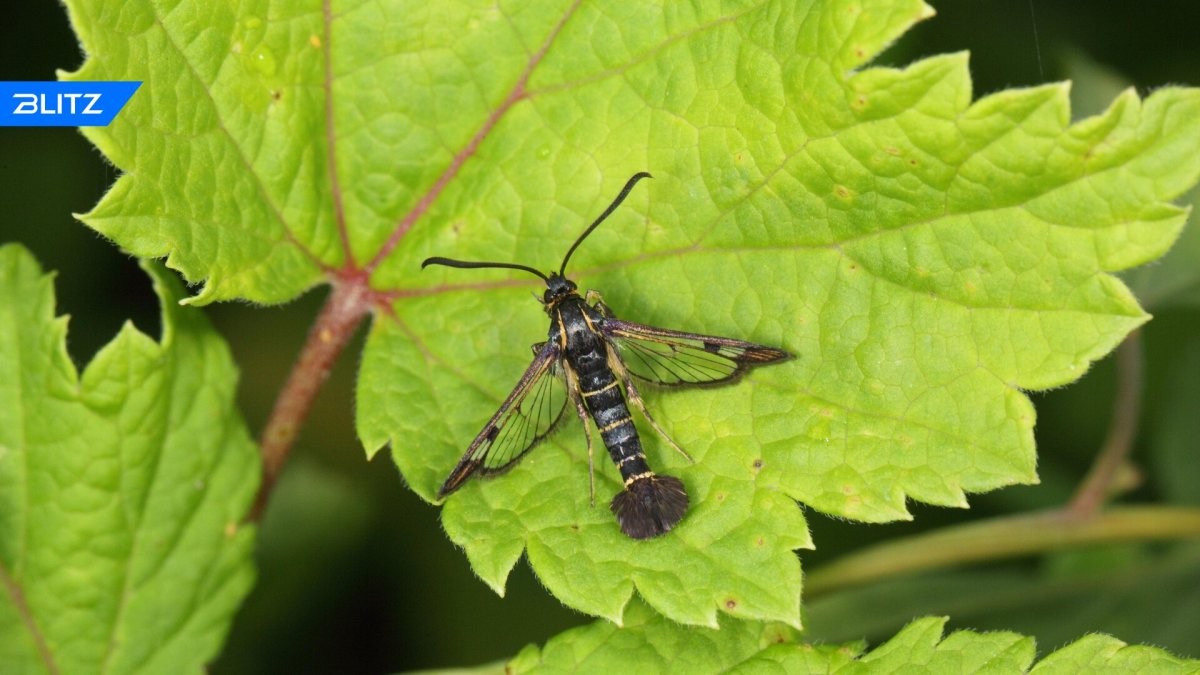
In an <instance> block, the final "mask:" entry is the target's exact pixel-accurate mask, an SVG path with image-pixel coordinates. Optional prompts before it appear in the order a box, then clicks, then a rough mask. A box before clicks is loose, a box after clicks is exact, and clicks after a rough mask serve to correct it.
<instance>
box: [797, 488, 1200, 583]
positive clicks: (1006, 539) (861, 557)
mask: <svg viewBox="0 0 1200 675" xmlns="http://www.w3.org/2000/svg"><path fill="white" fill-rule="evenodd" d="M1195 536H1200V508H1195V507H1174V506H1137V507H1133V506H1131V507H1121V508H1113V509H1110V510H1106V511H1104V512H1102V513H1099V514H1097V515H1095V516H1094V517H1092V518H1089V519H1087V520H1080V519H1079V518H1076V517H1074V516H1073V515H1072V514H1071V513H1070V512H1068V511H1066V510H1059V509H1056V510H1054V511H1046V512H1040V513H1032V514H1025V515H1020V516H1005V517H1002V518H993V519H990V520H985V521H980V522H976V523H968V524H965V525H955V526H953V527H947V528H943V529H940V530H935V531H933V532H929V533H926V534H920V535H917V536H913V537H908V538H906V539H903V540H900V541H893V542H887V543H883V544H879V545H876V546H871V547H869V548H867V549H866V550H863V551H860V552H858V553H852V554H850V555H847V556H843V557H841V558H838V559H837V560H835V561H833V562H831V563H829V564H826V565H822V566H821V567H819V568H817V569H816V570H813V571H812V572H810V573H809V574H808V575H807V576H806V578H805V580H804V597H805V599H806V600H812V599H813V598H815V597H817V596H819V595H821V594H824V593H829V592H831V591H835V590H838V589H841V588H845V587H847V586H857V585H862V584H867V583H871V582H875V581H880V580H883V579H887V578H890V577H895V576H901V575H904V574H911V573H915V572H925V571H929V570H934V569H941V568H944V567H952V566H955V565H962V564H965V563H972V562H981V561H992V560H999V559H1002V558H1011V557H1016V556H1023V555H1035V554H1040V553H1045V552H1047V551H1054V550H1059V549H1065V548H1072V547H1079V546H1089V545H1093V544H1107V543H1115V542H1128V541H1148V540H1155V539H1179V538H1184V537H1195Z"/></svg>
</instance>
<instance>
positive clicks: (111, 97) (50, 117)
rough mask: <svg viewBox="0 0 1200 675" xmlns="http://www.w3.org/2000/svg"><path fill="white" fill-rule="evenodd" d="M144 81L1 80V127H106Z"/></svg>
mask: <svg viewBox="0 0 1200 675" xmlns="http://www.w3.org/2000/svg"><path fill="white" fill-rule="evenodd" d="M141 84H142V83H141V82H0V127H106V126H108V125H109V123H110V122H112V121H113V118H114V117H116V116H117V113H119V112H121V108H123V107H125V104H126V103H128V102H129V98H130V97H131V96H133V92H135V91H137V88H138V87H140V86H141Z"/></svg>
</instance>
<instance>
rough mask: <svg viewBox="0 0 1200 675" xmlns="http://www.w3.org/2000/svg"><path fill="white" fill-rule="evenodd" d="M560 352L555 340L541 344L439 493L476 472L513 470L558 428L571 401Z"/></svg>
mask: <svg viewBox="0 0 1200 675" xmlns="http://www.w3.org/2000/svg"><path fill="white" fill-rule="evenodd" d="M559 356H560V350H559V347H558V345H557V344H556V343H551V342H547V343H546V344H545V345H544V346H543V347H542V349H541V351H539V352H538V354H537V356H535V357H534V359H533V363H531V364H529V368H527V369H526V370H525V374H524V375H522V376H521V381H520V382H517V386H516V387H515V388H514V389H513V390H512V393H511V394H509V395H508V398H506V399H504V403H501V404H500V409H499V410H497V411H496V414H495V415H492V419H490V420H488V423H487V424H486V425H485V426H484V427H483V430H482V431H480V432H479V435H478V436H476V437H475V440H474V441H472V442H471V445H470V447H468V448H467V452H466V453H465V454H464V455H463V456H462V459H460V460H459V461H458V466H455V467H454V470H453V471H451V472H450V475H449V476H448V477H447V478H446V481H445V482H444V483H442V487H441V489H440V490H438V497H439V498H440V497H444V496H446V495H448V494H450V493H451V492H454V491H455V490H457V489H458V488H460V487H462V484H463V483H464V482H465V481H466V480H467V479H468V478H470V477H471V476H472V475H473V474H475V473H479V475H481V476H492V475H496V474H499V473H503V472H504V471H507V470H508V469H511V468H512V467H513V465H515V464H516V463H517V461H518V460H520V459H521V458H522V457H524V456H525V453H527V452H529V451H530V450H532V449H533V448H534V446H536V445H537V444H538V443H540V442H541V440H542V439H543V438H545V437H546V436H548V435H549V434H550V432H551V431H553V430H554V426H555V425H556V424H558V422H559V420H561V419H562V416H563V410H564V409H565V408H566V403H567V394H566V389H565V388H564V386H563V383H562V378H561V377H560V376H559V375H558V373H557V370H558V367H557V364H558V360H559Z"/></svg>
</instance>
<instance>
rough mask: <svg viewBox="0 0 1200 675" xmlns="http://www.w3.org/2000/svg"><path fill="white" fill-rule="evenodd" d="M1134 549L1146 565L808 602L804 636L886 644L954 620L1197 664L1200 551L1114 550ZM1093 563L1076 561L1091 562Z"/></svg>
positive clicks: (873, 590) (1009, 575) (888, 587)
mask: <svg viewBox="0 0 1200 675" xmlns="http://www.w3.org/2000/svg"><path fill="white" fill-rule="evenodd" d="M1147 548H1148V547H1147ZM1156 548H1157V547H1156ZM1131 549H1132V552H1135V553H1141V555H1137V556H1136V557H1134V559H1133V560H1131V561H1129V563H1128V564H1124V565H1121V566H1119V567H1117V568H1115V569H1105V570H1099V571H1092V572H1089V573H1083V572H1081V571H1079V570H1078V569H1073V570H1069V571H1061V570H1060V571H1051V570H1050V569H1048V568H1050V567H1052V565H1048V564H1046V563H1052V562H1053V561H1054V560H1055V558H1058V557H1061V556H1052V557H1048V558H1047V559H1046V560H1044V562H1043V564H1041V565H1038V566H1036V567H1034V568H1030V569H1025V568H1024V567H1022V568H1020V569H1004V570H974V569H972V570H963V571H949V572H947V571H942V572H941V573H937V574H924V575H920V576H916V577H909V578H897V579H891V580H887V581H883V582H880V583H874V584H867V585H860V586H858V587H855V588H850V589H846V590H843V591H839V592H837V593H833V594H830V595H828V596H821V597H819V598H815V599H808V598H806V599H805V604H804V635H805V637H806V639H808V640H811V641H814V642H817V641H821V642H823V641H832V642H838V641H842V640H848V639H857V638H863V637H865V638H867V639H868V640H879V639H884V638H885V637H886V636H889V635H892V634H893V633H895V632H896V631H897V630H898V629H899V628H900V627H901V626H903V625H904V624H906V623H907V622H908V621H910V620H911V619H912V617H914V616H921V615H926V614H950V615H951V616H953V617H954V623H955V625H958V626H970V627H972V628H977V629H983V630H998V629H1002V628H1003V629H1007V630H1015V631H1018V632H1020V633H1024V634H1028V635H1031V636H1033V637H1036V638H1037V640H1038V643H1039V644H1043V645H1062V644H1067V642H1069V641H1070V640H1071V639H1073V638H1075V637H1077V636H1079V635H1081V634H1084V633H1086V632H1089V631H1099V632H1105V633H1111V634H1114V635H1120V636H1121V637H1122V638H1124V639H1126V640H1131V641H1133V642H1148V643H1153V644H1155V645H1158V646H1160V647H1164V648H1166V649H1171V650H1175V651H1177V652H1179V653H1181V654H1186V655H1188V656H1196V655H1197V644H1196V626H1200V592H1198V589H1200V546H1196V545H1191V546H1179V547H1174V548H1173V550H1170V551H1167V552H1165V553H1156V554H1154V555H1150V554H1149V552H1148V551H1145V550H1141V549H1140V548H1134V547H1121V548H1120V549H1117V550H1118V551H1120V552H1127V553H1128V552H1130V551H1131ZM1095 553H1096V552H1095V551H1079V552H1075V555H1079V556H1086V557H1087V558H1088V559H1089V560H1091V559H1093V558H1094V557H1095ZM1130 557H1133V556H1130Z"/></svg>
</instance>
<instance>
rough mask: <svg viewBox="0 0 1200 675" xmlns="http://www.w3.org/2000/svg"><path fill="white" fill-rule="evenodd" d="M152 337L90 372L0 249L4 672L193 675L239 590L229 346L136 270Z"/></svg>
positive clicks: (239, 457) (244, 564) (132, 340)
mask: <svg viewBox="0 0 1200 675" xmlns="http://www.w3.org/2000/svg"><path fill="white" fill-rule="evenodd" d="M147 271H148V272H149V273H150V274H151V276H152V277H153V278H154V281H155V289H156V290H157V292H158V294H159V297H161V298H162V300H163V337H162V341H161V343H158V342H155V341H154V340H152V339H151V338H149V337H147V336H146V335H144V334H142V333H140V332H138V330H137V329H135V328H134V327H133V325H132V324H126V325H125V327H124V328H122V329H121V332H120V333H119V334H118V335H117V337H116V338H114V339H113V341H112V342H110V343H109V344H108V345H107V346H105V347H104V348H103V349H102V350H101V351H100V352H99V353H98V354H97V355H96V357H95V358H94V359H93V360H92V362H91V363H90V364H89V365H88V366H87V368H86V369H85V370H84V372H83V375H82V376H80V375H78V374H77V373H76V371H75V367H74V366H73V365H72V363H71V360H70V358H69V357H68V356H67V352H66V344H65V339H66V327H67V324H66V318H65V317H60V318H55V316H54V292H53V288H52V286H51V276H50V275H45V274H43V273H42V271H41V270H40V269H39V267H38V265H37V263H36V262H35V261H34V260H33V258H32V257H31V256H30V255H29V253H28V252H26V251H25V250H24V249H22V248H20V247H18V246H15V245H8V246H4V247H2V248H0V326H4V330H3V331H0V581H2V582H3V592H2V593H0V663H2V664H4V665H3V667H2V668H0V670H4V671H5V672H28V673H41V672H45V673H79V672H106V673H133V672H143V673H184V672H197V673H198V672H201V669H202V667H203V666H204V664H205V663H207V662H208V661H209V660H211V659H212V658H213V657H214V656H215V655H216V653H217V650H218V649H219V648H220V645H221V642H222V640H223V638H224V635H225V632H226V631H227V630H228V628H229V623H230V621H231V620H232V617H233V613H234V611H235V610H236V609H237V607H238V605H239V604H240V602H241V600H242V598H243V597H244V596H245V595H246V593H247V591H249V589H250V585H251V583H252V581H253V577H254V571H253V567H252V563H251V552H252V545H253V528H248V527H245V526H242V525H240V520H241V518H242V517H243V516H244V515H245V513H246V511H247V509H248V508H249V505H250V501H251V500H252V499H253V496H254V490H255V489H256V487H257V485H258V476H259V468H258V461H257V459H256V458H257V454H256V452H255V447H254V444H253V443H252V442H251V441H250V439H249V437H248V436H247V434H246V430H245V428H244V426H243V424H242V421H241V418H240V417H239V415H238V413H237V412H236V411H235V409H234V406H233V398H234V389H235V387H236V381H237V371H236V370H235V369H234V367H233V363H232V361H231V359H230V355H229V352H228V349H227V348H226V346H225V343H224V342H223V341H222V340H221V339H220V338H219V337H218V336H217V335H216V333H214V332H213V330H212V328H211V327H210V326H209V324H208V322H207V321H205V319H204V318H203V317H202V316H200V314H199V313H198V312H197V311H195V310H188V309H183V308H181V307H179V306H178V304H177V302H178V300H179V298H180V297H181V293H180V289H179V288H178V283H177V282H175V281H174V280H172V279H171V278H170V275H168V274H165V273H164V272H162V271H161V270H160V269H159V268H157V267H155V266H147Z"/></svg>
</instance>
